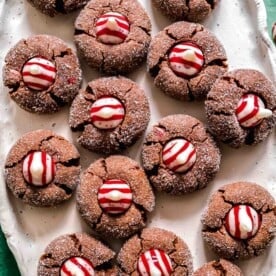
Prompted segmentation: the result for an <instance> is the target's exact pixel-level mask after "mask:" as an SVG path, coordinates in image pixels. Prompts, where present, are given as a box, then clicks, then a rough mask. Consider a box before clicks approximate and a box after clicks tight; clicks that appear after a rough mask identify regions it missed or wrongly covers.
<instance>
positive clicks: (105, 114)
mask: <svg viewBox="0 0 276 276" xmlns="http://www.w3.org/2000/svg"><path fill="white" fill-rule="evenodd" d="M149 119H150V111H149V103H148V100H147V98H146V96H145V94H144V92H143V90H142V89H141V88H140V87H139V86H138V85H137V84H136V83H134V82H133V81H131V80H129V79H126V78H124V77H108V78H100V79H97V80H94V81H91V82H89V83H88V85H87V88H86V90H81V91H80V93H79V94H78V95H77V97H76V98H75V100H74V101H73V104H72V106H71V110H70V118H69V125H70V127H71V129H72V130H79V131H81V135H80V136H79V138H78V142H79V143H80V144H81V145H82V146H83V147H85V148H87V149H89V150H92V151H94V152H99V153H105V154H109V153H114V152H120V151H122V150H124V149H125V148H127V147H129V146H131V145H132V144H134V143H135V142H136V140H137V139H138V138H139V137H140V136H141V135H142V134H143V132H144V131H145V129H146V127H147V125H148V122H149Z"/></svg>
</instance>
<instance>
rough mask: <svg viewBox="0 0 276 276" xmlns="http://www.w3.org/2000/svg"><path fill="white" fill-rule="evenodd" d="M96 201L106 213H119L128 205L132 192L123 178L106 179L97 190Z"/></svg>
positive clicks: (130, 201)
mask: <svg viewBox="0 0 276 276" xmlns="http://www.w3.org/2000/svg"><path fill="white" fill-rule="evenodd" d="M98 201H99V204H100V206H101V208H102V209H103V210H104V211H105V212H106V213H109V214H121V213H124V212H125V211H126V210H127V209H128V208H129V207H130V205H131V203H132V192H131V190H130V187H129V185H128V184H127V183H126V182H125V181H124V180H121V179H111V180H106V181H105V182H104V183H103V185H102V186H101V187H100V189H99V191H98Z"/></svg>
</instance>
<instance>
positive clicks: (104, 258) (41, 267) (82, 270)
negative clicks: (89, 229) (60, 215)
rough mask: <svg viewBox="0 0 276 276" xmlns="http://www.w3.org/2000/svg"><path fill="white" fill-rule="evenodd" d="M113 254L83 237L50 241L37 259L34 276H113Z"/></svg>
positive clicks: (63, 237) (106, 248) (61, 237)
mask: <svg viewBox="0 0 276 276" xmlns="http://www.w3.org/2000/svg"><path fill="white" fill-rule="evenodd" d="M114 256H115V252H113V251H112V250H111V249H109V248H108V247H107V246H105V245H104V244H103V243H101V242H100V241H99V240H96V239H95V238H93V237H92V236H89V235H88V234H85V233H74V234H68V235H62V236H60V237H58V238H56V239H55V240H53V241H52V242H51V243H50V244H49V245H48V246H47V247H46V249H45V251H44V253H43V254H42V256H41V257H40V259H39V263H38V269H37V275H38V276H74V275H80V276H94V275H102V276H116V275H118V268H117V267H116V266H115V265H114V264H113V262H114V260H113V259H114Z"/></svg>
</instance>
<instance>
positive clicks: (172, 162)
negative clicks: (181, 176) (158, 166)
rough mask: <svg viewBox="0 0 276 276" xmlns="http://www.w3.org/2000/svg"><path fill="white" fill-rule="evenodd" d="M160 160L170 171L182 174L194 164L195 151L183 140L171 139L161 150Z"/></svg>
mask: <svg viewBox="0 0 276 276" xmlns="http://www.w3.org/2000/svg"><path fill="white" fill-rule="evenodd" d="M162 158H163V162H164V164H165V165H166V166H167V167H168V168H169V169H170V170H172V171H174V172H178V173H182V172H185V171H187V170H189V169H190V168H191V167H192V166H193V164H194V163H195V161H196V150H195V148H194V146H193V145H192V144H191V143H190V142H188V141H187V140H185V139H180V138H179V139H173V140H171V141H170V142H168V143H167V144H166V145H165V147H164V148H163V151H162Z"/></svg>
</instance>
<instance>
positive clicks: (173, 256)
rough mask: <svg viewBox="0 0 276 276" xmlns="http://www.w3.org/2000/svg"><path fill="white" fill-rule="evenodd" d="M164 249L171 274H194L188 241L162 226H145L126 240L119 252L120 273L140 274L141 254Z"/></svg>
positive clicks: (132, 275) (183, 275)
mask: <svg viewBox="0 0 276 276" xmlns="http://www.w3.org/2000/svg"><path fill="white" fill-rule="evenodd" d="M150 249H157V250H162V251H164V252H165V253H166V254H167V255H168V256H169V258H170V261H171V264H172V268H173V269H172V270H173V271H172V273H171V274H170V275H172V276H173V275H175V276H177V275H181V276H185V275H186V276H189V275H192V271H193V265H192V256H191V253H190V250H189V248H188V246H187V245H186V243H185V242H184V241H183V240H182V239H181V238H179V237H178V236H176V235H175V234H174V233H173V232H171V231H167V230H164V229H160V228H145V229H144V230H142V232H141V233H140V234H136V235H135V236H133V237H131V238H130V239H129V240H128V241H126V242H125V244H124V245H123V247H122V248H121V250H120V252H119V254H118V258H117V260H118V264H119V268H120V270H121V271H120V272H121V274H120V275H124V276H125V275H131V276H138V275H140V274H139V273H138V271H137V265H138V259H139V256H140V255H141V254H142V253H144V252H146V251H148V250H150Z"/></svg>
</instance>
